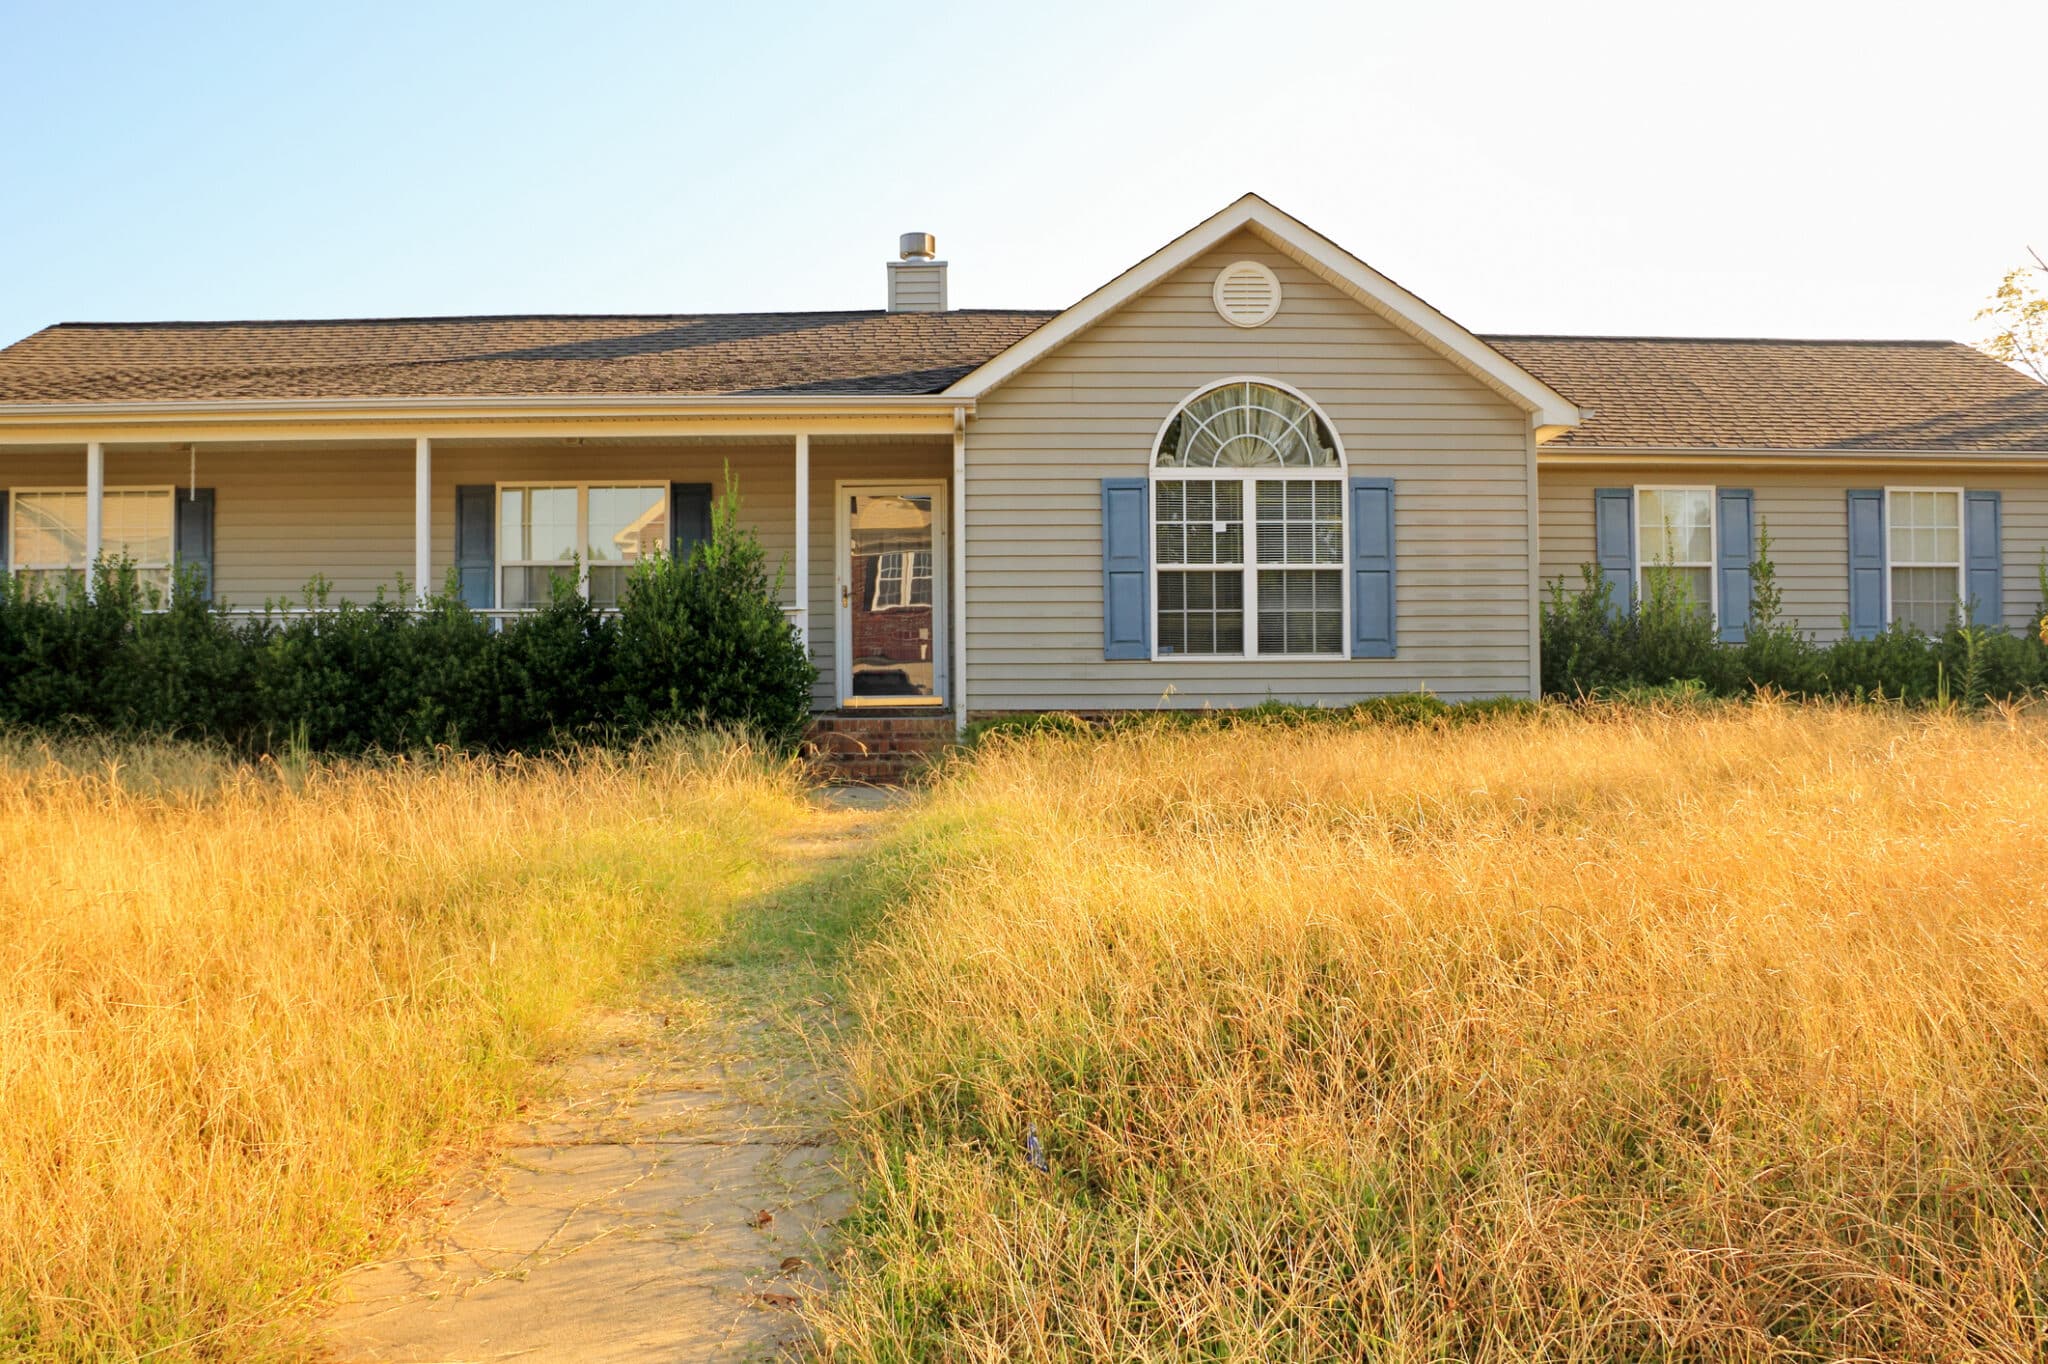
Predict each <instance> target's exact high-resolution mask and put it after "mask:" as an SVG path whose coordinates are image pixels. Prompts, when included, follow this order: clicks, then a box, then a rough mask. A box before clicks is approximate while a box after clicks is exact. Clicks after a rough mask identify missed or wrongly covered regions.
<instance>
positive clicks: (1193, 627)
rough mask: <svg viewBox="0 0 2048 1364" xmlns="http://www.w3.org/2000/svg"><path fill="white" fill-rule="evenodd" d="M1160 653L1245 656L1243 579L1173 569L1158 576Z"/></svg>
mask: <svg viewBox="0 0 2048 1364" xmlns="http://www.w3.org/2000/svg"><path fill="white" fill-rule="evenodd" d="M1159 652H1160V653H1162V654H1180V653H1188V654H1241V653H1243V652H1244V575H1243V574H1242V573H1240V572H1238V571H1237V570H1235V569H1231V570H1227V571H1225V572H1221V573H1216V572H1203V571H1194V572H1190V571H1174V572H1170V573H1169V572H1162V573H1161V574H1160V575H1159Z"/></svg>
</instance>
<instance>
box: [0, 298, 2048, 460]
mask: <svg viewBox="0 0 2048 1364" xmlns="http://www.w3.org/2000/svg"><path fill="white" fill-rule="evenodd" d="M1057 315H1058V314H1057V313H1056V312H1051V311H1039V310H996V309H960V310H956V311H952V312H942V313H884V312H816V313H722V314H679V315H656V316H515V317H441V318H372V319H354V320H340V321H312V322H152V323H97V322H92V323H77V322H73V323H64V324H61V325H59V326H55V327H48V328H45V329H44V330H42V331H40V332H37V333H36V334H35V335H33V336H30V337H28V338H27V339H26V340H23V341H19V342H17V343H15V344H14V345H12V346H9V347H7V348H6V349H4V350H0V403H45V402H47V403H66V402H92V401H112V400H147V399H235V398H286V399H289V398H308V399H321V398H356V397H429V396H432V397H442V396H475V397H511V396H518V395H545V394H615V395H620V396H644V395H655V394H678V395H686V394H698V395H710V394H757V395H772V394H817V395H833V394H843V395H848V396H856V395H875V394H923V393H936V392H939V391H940V390H942V389H944V388H945V387H946V386H947V385H949V384H951V383H953V382H954V381H955V380H957V379H959V378H960V377H961V376H963V375H965V374H966V373H968V371H970V370H972V369H974V368H975V367H976V366H978V365H980V364H982V363H983V362H985V361H987V360H989V359H991V358H992V357H994V356H995V355H997V354H999V353H1000V352H1002V351H1003V350H1005V349H1007V348H1008V347H1009V346H1010V345H1012V344H1014V343H1015V342H1017V341H1019V340H1021V339H1022V338H1024V337H1025V336H1028V335H1030V334H1031V333H1032V332H1033V331H1035V330H1037V329H1038V328H1039V327H1040V326H1042V325H1043V324H1044V323H1045V322H1046V321H1047V320H1048V319H1049V318H1052V317H1055V316H1057ZM1481 340H1483V341H1485V342H1487V344H1489V345H1491V346H1493V347H1494V348H1496V349H1497V350H1499V351H1500V352H1502V353H1503V354H1505V355H1506V356H1507V357H1508V358H1509V359H1510V360H1512V361H1514V362H1515V363H1516V364H1518V365H1520V366H1522V367H1523V368H1524V369H1526V370H1528V371H1529V372H1530V373H1532V374H1534V375H1535V376H1536V377H1537V378H1539V379H1541V380H1543V381H1544V382H1545V383H1547V384H1549V385H1550V386H1551V387H1552V388H1554V389H1556V390H1557V391H1558V392H1560V393H1562V394H1564V395H1565V396H1566V397H1567V398H1570V399H1571V400H1572V401H1574V402H1576V403H1578V404H1579V405H1580V406H1581V407H1585V408H1590V409H1592V410H1593V411H1594V414H1595V415H1594V416H1593V417H1592V418H1591V419H1590V420H1589V421H1588V422H1586V423H1585V424H1584V425H1583V426H1580V427H1579V428H1577V429H1575V430H1573V431H1571V432H1569V433H1567V434H1565V435H1563V436H1561V437H1559V438H1558V440H1557V441H1556V442H1555V444H1556V445H1557V446H1560V447H1566V448H1574V447H1578V448H1583V447H1593V448H1617V447H1619V448H1651V449H1658V448H1690V449H1765V450H1810V449H1837V450H1858V449H1862V450H1873V451H1874V450H1900V451H1929V452H1939V451H1944V450H2038V451H2043V452H2048V387H2043V386H2042V385H2040V384H2037V383H2034V382H2033V381H2032V380H2030V379H2028V378H2026V377H2024V376H2023V375H2020V374H2018V373H2016V372H2015V371H2013V370H2011V369H2009V368H2007V367H2006V366H2004V365H2001V364H1998V363H1997V362H1995V361H1993V360H1991V359H1989V358H1988V357H1986V356H1984V355H1983V354H1981V353H1979V352H1978V351H1975V350H1973V349H1971V348H1970V347H1968V346H1964V345H1961V344H1958V343H1956V342H1952V341H1773V340H1720V339H1689V338H1680V337H1599V336H1485V337H1482V338H1481Z"/></svg>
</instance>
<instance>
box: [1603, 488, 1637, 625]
mask: <svg viewBox="0 0 2048 1364" xmlns="http://www.w3.org/2000/svg"><path fill="white" fill-rule="evenodd" d="M1593 557H1594V558H1595V559H1596V560H1597V561H1598V562H1599V565H1600V573H1601V575H1602V576H1603V577H1605V578H1606V579H1607V586H1608V587H1609V588H1611V589H1612V590H1613V592H1614V609H1615V610H1617V611H1626V610H1628V609H1629V607H1630V605H1631V604H1633V603H1634V601H1635V597H1636V592H1635V589H1636V492H1635V489H1633V488H1595V489H1594V490H1593Z"/></svg>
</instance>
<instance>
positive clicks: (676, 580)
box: [616, 492, 818, 744]
mask: <svg viewBox="0 0 2048 1364" xmlns="http://www.w3.org/2000/svg"><path fill="white" fill-rule="evenodd" d="M781 595H782V581H781V575H780V574H777V575H776V576H775V578H774V579H773V580H771V579H770V577H769V574H768V564H767V554H766V552H765V551H764V550H763V549H762V548H761V542H760V541H759V540H758V539H756V538H755V537H754V536H753V535H752V534H751V533H749V532H748V531H747V530H746V529H745V527H743V526H742V525H741V524H740V520H739V500H738V497H737V495H736V494H734V493H732V492H728V493H727V494H726V495H725V496H724V497H723V498H721V499H719V501H718V502H717V503H715V504H714V505H713V506H712V509H711V536H710V538H709V539H707V540H705V541H703V542H702V543H700V544H699V545H698V546H697V547H696V548H695V549H694V550H692V551H691V553H690V558H689V560H688V562H686V563H679V562H675V561H673V560H668V559H655V560H650V561H647V562H644V563H642V564H641V565H640V566H639V567H638V568H637V569H636V570H635V571H634V572H633V574H632V575H631V576H630V577H629V578H627V580H626V591H625V596H624V598H623V599H622V600H621V601H620V603H619V628H618V647H617V654H616V657H617V669H618V688H619V714H620V716H621V718H622V719H623V720H624V722H625V723H626V724H627V725H628V726H630V727H632V728H636V729H639V728H646V727H649V726H653V725H660V724H667V723H672V722H677V721H681V722H685V723H689V722H697V723H708V724H714V725H729V724H746V725H749V726H751V727H752V728H755V729H757V730H759V731H761V732H762V733H763V734H765V735H767V736H768V737H769V738H771V739H773V740H775V741H777V742H780V743H785V744H787V743H793V742H794V741H795V740H796V739H797V738H798V737H799V736H800V735H801V734H802V733H803V729H804V724H805V722H806V721H807V720H808V718H809V716H810V710H811V684H812V683H813V682H814V681H815V680H816V679H817V675H818V674H817V670H816V669H815V668H813V667H812V666H811V660H810V656H809V653H808V652H807V651H806V649H805V648H804V644H803V640H802V638H801V636H800V635H799V634H798V633H797V629H796V626H795V625H794V624H793V623H792V622H791V621H790V620H789V618H788V617H787V616H785V615H784V614H783V612H782V607H781V605H780V600H781Z"/></svg>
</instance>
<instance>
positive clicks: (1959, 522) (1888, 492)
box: [1884, 483, 1970, 630]
mask: <svg viewBox="0 0 2048 1364" xmlns="http://www.w3.org/2000/svg"><path fill="white" fill-rule="evenodd" d="M1894 493H1953V494H1954V495H1955V499H1956V557H1955V561H1954V562H1953V563H1946V562H1940V561H1935V560H1922V559H1914V560H1911V561H1907V562H1901V561H1899V560H1897V559H1894V558H1893V557H1892V527H1893V526H1894V525H1895V524H1896V522H1895V521H1894V520H1893V518H1892V494H1894ZM1963 497H1964V494H1963V490H1962V489H1961V488H1960V487H1956V488H1945V487H1929V486H1927V485H1925V484H1920V483H1901V484H1896V485H1894V484H1890V483H1887V484H1885V488H1884V628H1885V629H1887V630H1889V629H1891V628H1892V626H1893V625H1894V624H1895V623H1896V622H1895V621H1894V619H1893V617H1892V570H1893V569H1895V568H1953V569H1954V570H1955V571H1956V612H1957V614H1959V615H1965V619H1966V620H1967V615H1966V614H1965V613H1966V612H1967V609H1968V606H1969V601H1970V595H1969V594H1970V583H1969V572H1968V570H1967V569H1966V568H1965V567H1964V565H1966V564H1968V563H1969V562H1970V514H1969V508H1968V507H1966V506H1964V505H1963Z"/></svg>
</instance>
